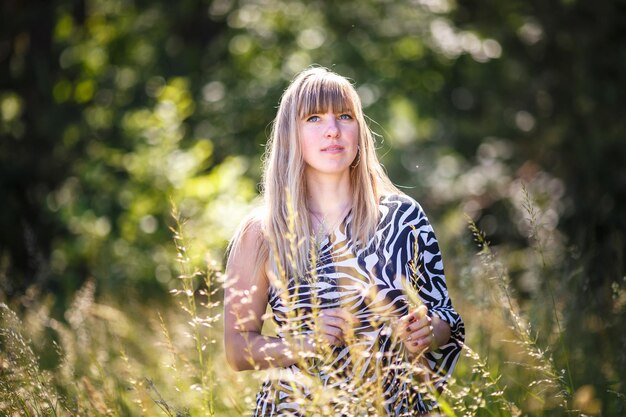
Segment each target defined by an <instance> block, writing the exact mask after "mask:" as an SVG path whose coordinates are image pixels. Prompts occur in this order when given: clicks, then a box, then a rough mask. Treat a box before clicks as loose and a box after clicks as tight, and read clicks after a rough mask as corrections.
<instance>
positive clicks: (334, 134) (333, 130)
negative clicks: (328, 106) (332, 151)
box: [325, 117, 339, 138]
mask: <svg viewBox="0 0 626 417" xmlns="http://www.w3.org/2000/svg"><path fill="white" fill-rule="evenodd" d="M325 136H326V137H327V138H338V137H339V124H338V123H337V120H336V119H335V118H334V117H329V118H328V123H327V125H326V134H325Z"/></svg>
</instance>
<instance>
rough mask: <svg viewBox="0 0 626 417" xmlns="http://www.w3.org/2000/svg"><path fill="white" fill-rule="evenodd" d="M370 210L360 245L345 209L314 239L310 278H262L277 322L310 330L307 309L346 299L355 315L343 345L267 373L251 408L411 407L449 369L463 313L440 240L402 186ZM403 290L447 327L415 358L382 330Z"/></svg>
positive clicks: (412, 412) (377, 410)
mask: <svg viewBox="0 0 626 417" xmlns="http://www.w3.org/2000/svg"><path fill="white" fill-rule="evenodd" d="M379 210H380V221H379V224H378V227H377V230H376V234H375V236H374V237H373V238H372V239H371V240H370V241H369V242H368V243H367V245H358V246H357V245H355V242H354V241H353V239H352V236H351V233H350V222H351V221H352V215H351V213H348V215H347V217H346V218H345V219H344V220H343V222H342V223H341V224H340V225H339V226H338V227H337V228H336V229H335V230H334V231H333V232H332V233H331V234H330V235H329V236H327V237H325V238H324V239H323V240H322V241H321V242H320V243H319V253H318V255H317V257H318V259H317V265H316V267H315V268H313V269H312V271H311V275H310V276H309V277H306V278H300V279H295V278H293V277H292V278H290V279H288V280H287V282H285V283H282V284H281V285H272V284H271V285H270V289H269V294H268V301H269V304H270V306H271V309H272V312H273V316H274V320H275V321H276V323H277V324H278V325H279V326H282V328H289V329H291V330H290V331H292V332H293V331H294V330H295V332H296V333H310V332H311V329H310V326H309V325H308V324H309V323H310V321H308V320H309V319H310V318H311V312H312V311H313V310H314V309H316V308H321V309H324V308H335V307H342V308H345V309H347V310H348V311H350V312H351V313H352V314H353V315H354V316H356V318H357V319H358V324H356V325H355V328H354V331H355V336H354V337H353V338H352V339H351V340H350V342H349V343H346V346H335V347H329V349H328V350H327V351H326V354H325V355H324V357H323V358H316V359H309V360H307V362H306V366H298V365H292V366H290V367H287V368H281V369H278V370H273V372H270V374H269V376H268V378H267V379H266V381H265V382H264V383H263V385H262V387H261V390H260V392H259V393H258V394H257V398H256V408H255V411H254V416H301V415H305V414H306V415H315V414H318V413H319V414H320V415H389V416H418V415H420V414H422V413H425V412H428V411H429V410H431V409H432V408H433V407H436V404H435V403H434V402H433V401H432V400H429V399H428V398H429V395H425V393H426V392H428V391H429V390H430V391H431V392H432V391H434V390H440V389H441V388H442V387H443V385H444V384H445V383H446V381H447V379H448V378H449V376H450V374H451V373H452V371H453V369H454V367H455V365H456V362H457V360H458V358H459V356H460V352H461V349H462V344H463V340H464V335H465V330H464V326H463V321H462V320H461V317H460V316H459V314H458V313H457V312H456V311H455V310H454V308H453V307H452V303H451V301H450V298H449V296H448V290H447V287H446V280H445V277H444V272H443V262H442V259H441V252H440V250H439V245H438V243H437V239H436V237H435V234H434V232H433V229H432V227H431V225H430V223H429V222H428V219H427V217H426V215H425V214H424V212H423V210H422V208H421V207H420V205H419V204H418V203H417V202H416V201H415V200H413V199H412V198H410V197H408V196H405V195H388V196H385V197H383V198H382V199H381V202H380V204H379ZM411 294H412V295H411ZM411 299H414V300H415V299H417V300H420V302H422V303H424V304H425V305H426V306H427V307H428V311H429V314H430V315H432V316H434V315H436V316H438V317H439V318H441V319H442V320H444V321H445V322H447V323H448V324H449V325H450V328H451V330H452V336H451V337H450V340H449V341H448V343H446V344H445V345H443V346H441V347H439V349H437V350H436V351H433V352H428V353H426V355H425V357H424V358H423V359H424V360H423V361H422V362H421V365H417V366H416V364H411V363H410V361H409V360H408V359H407V356H406V353H405V351H404V347H403V344H402V343H401V342H399V341H397V340H395V339H394V337H393V335H392V332H391V326H392V324H393V322H394V321H396V320H397V319H398V318H400V317H402V316H403V315H405V314H407V313H408V312H409V309H410V308H411ZM420 366H421V367H422V369H426V370H427V372H426V375H424V374H420V372H419V367H420ZM425 381H428V382H425ZM312 384H314V385H315V384H316V385H317V386H318V387H319V386H320V384H321V386H323V388H324V389H323V390H321V391H322V392H324V393H325V394H323V395H322V397H323V396H324V395H326V396H327V397H326V398H325V399H324V398H320V390H318V391H316V392H313V391H312V390H311V388H310V387H311V385H312ZM372 393H379V395H378V396H376V395H372ZM375 397H378V398H379V399H381V398H382V400H378V401H375ZM329 398H330V399H329ZM316 402H317V403H320V404H321V403H324V402H325V403H326V404H327V405H326V409H325V410H324V409H323V408H320V409H319V410H317V411H313V410H315V407H316ZM328 404H330V407H331V409H330V411H329V409H328V407H329V405H328ZM305 410H306V411H305ZM320 410H321V411H320Z"/></svg>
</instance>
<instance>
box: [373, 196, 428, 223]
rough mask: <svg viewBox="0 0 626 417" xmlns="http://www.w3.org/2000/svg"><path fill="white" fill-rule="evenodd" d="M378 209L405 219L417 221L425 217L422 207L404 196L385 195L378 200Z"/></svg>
mask: <svg viewBox="0 0 626 417" xmlns="http://www.w3.org/2000/svg"><path fill="white" fill-rule="evenodd" d="M380 207H381V209H383V208H384V210H385V211H388V212H393V213H396V214H397V215H401V216H402V217H405V218H410V219H419V218H422V217H425V216H426V215H425V214H424V210H423V209H422V206H420V204H419V203H418V202H417V201H415V199H413V198H412V197H409V196H408V195H406V194H398V193H394V194H386V195H384V196H382V197H381V199H380Z"/></svg>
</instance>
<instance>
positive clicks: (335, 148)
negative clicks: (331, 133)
mask: <svg viewBox="0 0 626 417" xmlns="http://www.w3.org/2000/svg"><path fill="white" fill-rule="evenodd" d="M344 149H345V148H344V147H343V146H341V145H330V146H327V147H325V148H322V152H330V153H333V152H341V151H343V150H344Z"/></svg>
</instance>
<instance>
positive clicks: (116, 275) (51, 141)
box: [0, 0, 626, 392]
mask: <svg viewBox="0 0 626 417" xmlns="http://www.w3.org/2000/svg"><path fill="white" fill-rule="evenodd" d="M0 4H1V6H0V7H1V12H2V13H1V17H0V19H1V25H0V26H1V28H0V123H1V124H0V134H1V135H2V139H1V141H0V202H2V206H1V209H0V227H1V228H2V229H1V230H2V232H1V233H0V288H1V289H2V291H1V292H2V294H3V298H5V297H12V296H14V295H16V294H20V293H21V292H23V291H24V289H25V288H27V287H28V286H30V285H32V284H34V283H37V284H39V285H43V286H44V287H46V288H49V289H53V290H54V291H55V292H57V293H59V294H63V293H65V292H66V293H71V292H73V291H74V290H75V289H76V288H77V287H78V286H79V285H80V283H81V282H82V281H83V280H84V279H86V278H87V277H88V276H89V275H93V276H94V277H95V278H96V279H97V280H98V282H99V286H100V288H102V287H108V289H110V290H122V291H124V293H126V291H127V290H128V289H129V288H141V289H142V290H148V289H152V290H154V289H156V286H155V283H156V282H159V283H160V284H161V285H163V286H167V285H170V284H171V282H172V280H173V277H174V276H175V273H174V272H173V269H172V259H173V252H172V247H171V244H170V243H169V242H170V233H169V231H168V230H167V224H168V217H169V210H170V203H169V199H168V198H172V199H173V200H174V201H175V202H176V203H177V204H178V205H179V206H180V209H181V211H182V213H183V215H185V216H186V217H189V222H190V226H191V227H190V228H189V230H190V231H191V232H192V233H195V234H197V235H198V236H199V237H200V238H201V239H199V242H202V243H201V245H200V246H201V247H197V248H195V249H194V251H193V253H194V254H196V255H197V256H202V254H203V253H204V252H207V251H209V252H211V253H212V255H213V257H214V258H216V259H219V257H220V256H221V251H222V249H223V247H224V246H225V243H226V241H227V239H228V236H229V235H230V234H231V232H232V230H233V228H234V227H235V225H236V224H237V221H238V219H239V218H241V216H242V215H243V214H244V213H245V212H246V210H248V208H249V204H250V201H251V200H252V199H253V198H254V196H255V194H256V192H255V184H256V182H257V181H258V178H259V174H260V159H259V156H260V154H261V153H262V151H263V147H262V146H263V144H264V142H265V140H266V137H267V132H268V127H269V123H270V121H271V120H272V118H273V116H274V113H275V105H276V104H277V102H278V99H279V96H280V94H281V92H282V90H283V88H284V87H285V85H286V83H287V80H289V79H290V78H291V77H292V76H293V75H294V74H295V73H296V72H298V71H299V70H301V69H303V68H305V67H307V66H308V65H311V64H320V65H324V66H328V67H331V68H333V69H334V70H336V71H337V72H339V73H341V74H344V75H347V76H349V77H352V78H353V79H354V80H355V82H356V83H357V86H358V91H359V93H360V95H361V97H362V100H363V103H364V106H365V107H366V112H367V114H368V115H369V116H371V117H372V119H373V120H375V121H377V122H378V123H376V122H372V128H373V129H374V130H375V131H376V132H377V133H379V134H380V136H381V137H380V138H379V139H380V141H379V146H380V150H379V151H380V155H381V157H382V159H383V161H384V163H385V165H386V167H387V169H388V171H389V173H390V175H391V176H392V178H393V179H394V181H395V182H396V183H398V184H400V185H401V186H406V187H408V189H407V192H408V193H410V194H413V195H415V196H416V197H419V200H420V201H422V202H423V204H424V205H425V206H427V211H429V212H430V213H432V216H433V217H434V218H436V219H437V220H438V221H440V222H441V223H442V224H444V225H446V227H445V228H443V230H442V235H443V236H444V238H447V239H449V240H450V241H452V239H455V238H458V237H459V236H467V232H466V231H465V230H464V227H463V221H462V213H463V212H466V213H468V214H469V215H470V216H472V217H473V218H474V219H476V220H477V221H478V223H479V225H480V227H481V228H483V229H484V230H485V231H487V233H488V234H489V237H490V239H491V240H492V241H493V242H494V243H495V244H496V245H499V246H501V247H502V248H503V249H504V248H506V249H507V250H508V251H509V252H510V253H511V254H512V258H511V259H513V260H515V259H517V260H518V261H515V262H517V265H519V270H520V271H521V270H525V269H527V265H525V264H524V263H525V262H526V260H528V259H530V257H529V255H528V254H529V253H530V252H532V249H531V248H530V247H529V242H532V241H533V240H536V239H537V238H538V237H539V238H540V237H541V236H539V235H538V234H537V230H536V229H537V228H533V227H529V225H528V222H525V221H524V217H528V204H527V203H528V201H525V198H524V191H523V187H522V183H526V184H528V186H527V187H528V189H529V190H530V191H531V194H532V196H534V197H533V199H534V200H535V201H534V204H536V205H537V207H538V209H539V211H540V212H541V215H540V216H539V217H538V218H537V219H536V220H537V222H538V223H540V226H541V228H543V229H546V230H548V231H549V232H551V233H552V234H553V235H554V238H553V239H551V240H549V241H545V242H543V243H544V244H545V246H546V250H548V251H550V252H551V253H552V254H553V256H550V257H548V258H545V259H547V265H544V267H545V269H546V270H547V271H548V272H549V273H537V274H535V276H534V277H531V278H529V277H523V276H517V275H516V270H515V265H516V263H515V262H513V263H512V265H513V270H512V274H513V277H514V278H515V284H516V286H517V288H518V289H519V290H520V293H521V294H523V295H525V296H528V297H533V296H534V295H536V294H539V293H541V292H543V291H555V293H556V296H557V297H558V296H559V295H562V296H563V297H562V299H563V300H575V301H574V302H572V303H570V304H569V305H567V306H565V307H560V308H561V309H562V310H563V312H564V313H567V314H566V317H567V320H568V321H567V323H565V324H564V325H565V326H566V327H567V328H568V329H576V328H577V327H579V325H580V323H583V324H584V325H583V328H582V330H580V331H582V332H587V333H585V334H593V335H594V336H597V335H601V337H602V340H605V341H612V343H606V344H603V345H602V349H603V350H602V354H601V355H594V356H593V357H587V356H586V355H588V353H589V352H592V351H593V350H594V343H595V342H594V339H593V338H584V340H585V342H584V343H578V344H577V346H578V347H577V348H576V349H573V351H572V353H571V354H572V358H574V359H581V360H584V361H589V364H588V366H585V367H584V368H581V369H580V371H576V372H578V374H579V375H580V379H582V378H583V377H584V376H585V375H589V374H590V373H592V372H593V369H594V368H596V369H599V368H602V369H603V370H602V372H603V373H604V375H603V376H602V378H604V380H605V384H606V386H605V387H604V388H606V387H607V386H611V385H610V384H611V383H613V384H614V383H616V382H615V381H618V380H619V375H624V374H626V363H625V361H626V358H625V357H624V355H622V354H621V353H620V350H619V349H621V348H620V346H619V344H617V343H616V342H615V341H617V340H622V341H623V337H624V336H623V335H622V334H621V333H622V331H621V329H622V328H623V323H624V322H625V317H624V316H625V315H626V312H625V309H624V306H623V305H621V304H619V301H616V300H618V298H616V297H614V295H615V294H616V291H617V290H616V289H620V288H621V289H623V288H624V285H626V284H625V283H624V280H623V277H624V275H625V271H624V259H625V256H624V255H625V252H626V251H625V241H624V233H625V231H626V224H625V222H626V195H624V194H625V193H626V171H625V170H624V169H623V164H624V161H626V142H625V141H624V138H623V136H624V132H625V131H626V125H625V123H626V122H624V118H623V117H622V115H621V111H620V110H621V109H620V104H622V103H623V102H624V101H625V97H624V94H626V93H625V91H626V85H624V84H625V83H626V80H625V78H624V76H623V74H621V68H622V67H623V65H624V64H626V49H625V48H626V42H625V41H626V39H624V38H625V33H626V32H625V31H624V27H626V25H625V24H626V22H625V20H626V13H624V12H625V10H624V6H623V4H622V3H620V2H600V3H591V2H581V1H573V0H560V1H555V0H548V1H536V0H533V1H530V2H529V1H521V0H506V1H500V2H494V1H488V2H479V1H474V0H459V1H457V2H451V1H449V0H411V1H409V0H407V1H399V2H391V1H381V0H363V1H358V2H356V1H342V2H330V1H323V0H317V1H307V2H305V1H301V0H286V1H271V0H239V1H234V0H214V1H201V0H184V1H180V2H166V1H162V0H155V1H149V2H148V1H141V0H138V1H125V0H109V1H106V0H55V1H39V2H19V1H17V0H4V1H3V2H2V3H0ZM526 200H527V199H526ZM444 247H445V245H444ZM519 259H523V260H524V261H519ZM563 265H565V267H563ZM580 265H584V268H581V269H579V266H580ZM563 268H565V269H566V270H567V269H568V268H569V272H568V273H567V274H563V273H562V271H563ZM557 271H561V273H558V272H557ZM544 272H545V271H544ZM155 277H156V278H157V280H156V281H155V280H154V278H155ZM563 303H566V301H563ZM598 323H600V324H598ZM568 334H571V335H572V336H571V337H573V338H575V337H578V336H579V335H580V332H578V331H574V332H571V333H568ZM622 346H623V343H622ZM606 357H614V358H615V359H614V361H613V362H612V365H614V366H613V367H614V368H615V369H614V370H610V369H609V368H610V367H608V368H607V367H605V366H604V367H603V366H602V363H601V362H602V360H603V358H606ZM607 369H609V370H607ZM613 386H614V385H613ZM604 391H606V389H604ZM604 391H603V392H604Z"/></svg>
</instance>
